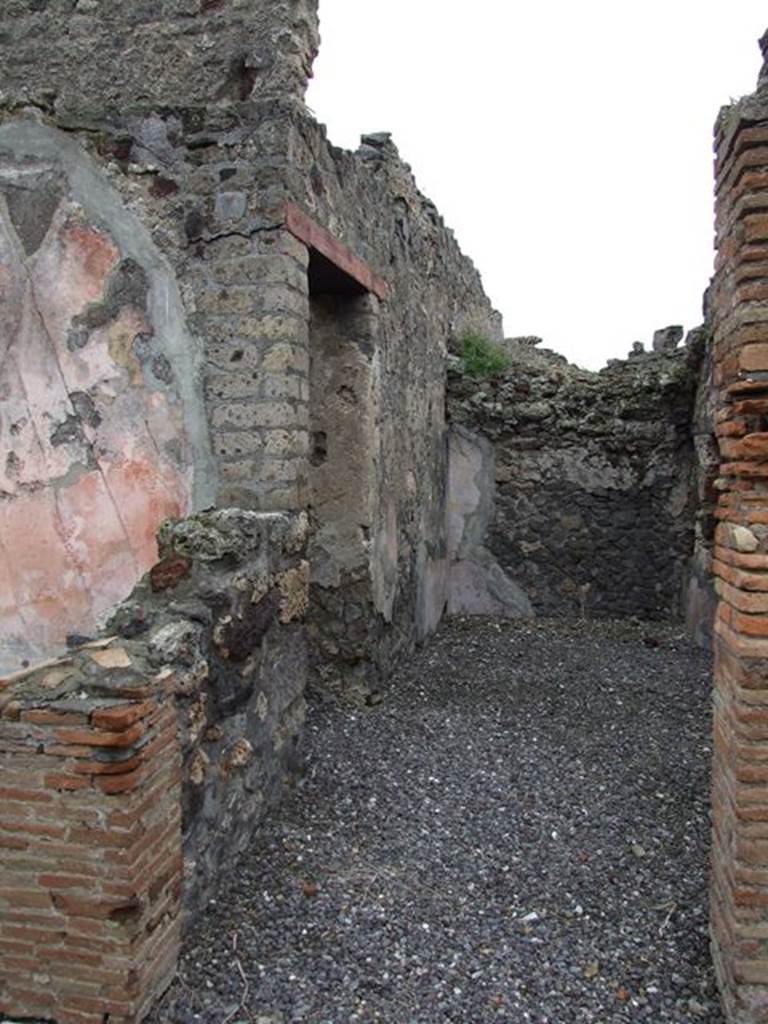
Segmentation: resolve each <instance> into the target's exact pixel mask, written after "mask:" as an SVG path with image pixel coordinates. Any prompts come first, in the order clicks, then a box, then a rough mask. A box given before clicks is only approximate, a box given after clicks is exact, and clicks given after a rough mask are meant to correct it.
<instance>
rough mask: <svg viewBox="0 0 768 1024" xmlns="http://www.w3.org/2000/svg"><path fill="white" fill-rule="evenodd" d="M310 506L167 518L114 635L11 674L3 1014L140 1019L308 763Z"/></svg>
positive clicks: (2, 891) (0, 688)
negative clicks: (227, 873) (197, 916)
mask: <svg viewBox="0 0 768 1024" xmlns="http://www.w3.org/2000/svg"><path fill="white" fill-rule="evenodd" d="M306 541H307V521H306V516H302V515H296V516H289V515H285V514H278V513H273V514H263V513H255V512H244V511H241V510H220V511H212V512H206V513H201V514H199V515H196V516H193V517H191V518H187V519H184V520H179V521H173V522H171V521H169V522H168V523H167V524H166V525H165V526H164V529H163V531H162V535H161V537H160V550H161V554H162V558H161V560H160V561H159V562H158V563H157V564H156V565H155V566H153V568H152V570H151V572H150V573H149V574H148V575H147V576H146V577H145V578H144V579H143V580H142V581H141V583H140V584H139V585H138V586H137V587H136V588H135V590H134V591H133V593H132V594H131V596H130V599H129V600H128V601H126V602H125V603H124V604H123V605H121V606H120V607H119V608H118V609H117V611H116V613H115V615H114V618H113V620H112V621H111V622H110V624H109V628H110V634H111V635H109V636H106V637H104V638H101V639H97V640H94V641H91V642H89V643H88V644H85V645H82V646H80V647H78V648H77V649H76V650H73V651H72V652H70V653H68V654H67V655H64V656H62V657H60V658H55V659H52V660H50V661H48V662H47V663H44V664H42V665H39V666H37V667H35V668H34V669H30V670H28V671H25V672H22V673H19V674H17V675H15V676H11V677H6V678H4V679H0V776H1V777H2V788H1V789H0V797H2V804H1V806H0V850H2V857H1V858H0V940H1V941H2V948H3V958H2V961H0V1011H2V1012H3V1013H4V1014H9V1015H12V1016H17V1017H23V1018H25V1019H29V1018H32V1017H39V1018H43V1019H45V1020H56V1021H62V1022H71V1021H75V1020H77V1021H78V1022H79V1024H102V1022H103V1021H104V1019H105V1018H106V1017H109V1019H110V1020H114V1021H115V1022H118V1024H135V1022H137V1021H139V1020H141V1019H142V1017H143V1016H144V1015H145V1014H146V1012H147V1011H148V1010H149V1008H150V1007H151V1004H152V1001H153V1000H154V999H155V998H157V996H158V995H159V994H160V993H161V992H162V991H163V988H164V987H165V985H167V984H168V982H169V981H170V979H171V977H172V975H173V971H174V969H175V965H176V958H177V955H178V951H179V946H180V941H181V931H182V923H183V920H184V918H185V917H186V918H188V917H189V915H191V914H194V913H195V912H196V911H197V910H199V909H201V908H203V907H204V906H205V905H206V903H207V901H208V899H209V898H210V897H211V896H213V895H214V893H215V891H216V886H217V880H218V876H219V874H220V872H221V871H222V870H223V869H224V868H225V867H227V866H228V865H230V864H232V863H233V861H234V860H235V859H236V858H237V856H238V855H239V854H240V853H241V852H242V850H243V849H244V848H245V847H246V846H247V845H248V844H249V843H250V842H251V841H252V837H253V833H254V830H255V829H256V828H257V826H258V823H259V822H260V821H261V819H262V818H263V816H264V814H265V813H266V812H267V810H268V809H269V808H270V807H271V806H273V805H274V803H275V802H276V801H277V800H279V798H280V797H281V795H282V793H283V792H284V790H285V787H286V786H287V785H289V784H290V783H291V781H292V780H293V779H294V778H295V776H296V774H297V771H298V769H299V763H300V740H301V733H302V725H303V721H304V710H305V705H304V696H303V694H304V687H305V682H306V651H305V636H304V628H303V625H302V622H303V616H304V613H305V611H306V606H307V598H308V572H307V563H306V560H305V550H306Z"/></svg>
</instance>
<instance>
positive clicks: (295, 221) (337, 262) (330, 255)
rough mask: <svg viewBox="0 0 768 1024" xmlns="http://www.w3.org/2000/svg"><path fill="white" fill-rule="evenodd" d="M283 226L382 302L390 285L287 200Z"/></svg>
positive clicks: (387, 294)
mask: <svg viewBox="0 0 768 1024" xmlns="http://www.w3.org/2000/svg"><path fill="white" fill-rule="evenodd" d="M285 226H286V227H287V229H288V230H289V231H290V233H291V234H292V235H293V236H294V238H298V239H299V241H300V242H303V243H304V245H306V246H307V248H308V249H315V250H317V252H319V253H322V255H323V256H325V258H326V259H327V260H330V261H331V263H333V265H334V266H336V267H338V268H339V270H341V271H342V272H343V273H344V274H347V275H348V276H349V277H351V278H352V279H353V280H354V281H357V283H358V284H359V285H361V286H362V287H363V288H365V290H366V291H368V292H372V293H373V294H374V295H375V296H377V298H379V299H381V300H382V302H383V301H384V300H385V299H387V297H388V296H389V285H388V284H387V282H386V281H385V280H384V279H383V278H381V277H379V276H378V275H377V274H374V272H373V271H372V270H371V268H370V267H369V266H368V264H367V263H366V262H365V261H364V260H361V259H360V257H359V256H356V255H355V254H354V253H353V252H352V250H351V249H349V248H348V247H347V246H346V245H344V243H343V242H340V241H339V240H338V238H334V237H333V235H332V234H331V233H330V232H329V231H326V229H325V228H324V227H321V226H320V225H319V224H318V223H317V221H314V220H312V218H311V217H310V216H308V214H306V213H304V211H303V210H300V209H299V207H298V206H296V205H294V204H293V203H288V205H287V206H286V208H285Z"/></svg>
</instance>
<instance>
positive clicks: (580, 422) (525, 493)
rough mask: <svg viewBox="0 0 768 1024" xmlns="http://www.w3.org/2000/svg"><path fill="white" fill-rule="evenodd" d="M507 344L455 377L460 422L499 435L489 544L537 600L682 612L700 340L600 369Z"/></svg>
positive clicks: (574, 608) (453, 414)
mask: <svg viewBox="0 0 768 1024" xmlns="http://www.w3.org/2000/svg"><path fill="white" fill-rule="evenodd" d="M670 330H671V331H672V334H673V335H674V336H675V337H677V335H678V333H679V332H678V331H677V330H676V329H670ZM675 344H677V342H675ZM506 347H507V351H508V352H509V355H510V358H511V366H510V369H509V370H508V371H507V372H506V374H504V375H503V376H501V377H499V378H497V379H494V380H489V381H485V382H483V383H482V384H481V385H480V386H478V385H477V383H475V382H473V381H471V380H469V379H467V378H464V377H462V376H461V375H460V374H459V373H458V372H457V371H455V370H454V371H452V372H451V375H450V379H449V397H448V410H449V415H450V418H451V421H452V423H453V424H458V425H461V426H463V427H466V428H469V429H471V430H473V431H476V432H478V433H480V434H482V435H483V436H484V437H485V438H487V439H488V440H489V441H490V442H491V443H492V444H493V446H494V449H495V457H496V471H495V475H496V481H497V484H498V492H497V496H496V512H495V517H494V519H493V522H492V523H491V524H490V526H489V531H488V538H487V541H486V546H487V548H488V550H489V551H490V552H491V554H493V555H494V556H495V557H496V559H497V560H498V562H499V564H500V566H501V567H502V569H503V570H504V571H505V572H506V573H507V574H508V575H509V576H510V578H511V579H512V580H513V581H514V582H515V583H516V584H517V585H518V586H519V587H520V588H521V589H522V590H523V591H525V592H526V593H527V594H528V596H529V597H530V599H531V602H532V604H533V607H534V608H535V610H536V611H537V612H539V613H543V614H550V615H569V614H570V615H574V614H575V615H585V614H586V615H612V616H616V615H619V616H620V615H640V616H642V617H650V618H658V617H667V616H669V615H675V616H678V615H680V614H681V611H682V607H683V595H684V592H685V589H686V587H687V585H688V572H689V561H690V558H691V555H692V552H693V537H694V515H695V512H696V509H697V506H698V500H699V499H698V494H697V488H696V485H695V483H694V482H692V478H691V474H692V471H693V469H694V465H695V464H696V454H695V450H694V443H693V438H692V436H691V433H692V432H691V419H692V413H693V406H694V398H695V395H696V389H697V386H698V379H699V377H698V375H699V372H700V366H701V359H702V346H700V345H697V346H689V347H687V348H680V349H675V350H674V351H666V350H665V351H663V352H661V351H660V352H656V353H651V354H642V355H638V356H635V357H633V358H632V359H630V360H628V361H626V362H620V361H617V362H615V363H614V364H613V365H612V366H610V367H608V368H607V369H605V370H603V371H601V372H600V373H591V372H587V371H584V370H579V369H578V368H576V367H574V366H569V365H568V364H567V363H566V362H565V360H563V359H562V357H555V356H552V354H550V353H548V352H546V350H539V349H538V348H535V347H533V346H531V345H529V344H527V343H526V344H517V343H514V342H511V341H510V342H507V344H506Z"/></svg>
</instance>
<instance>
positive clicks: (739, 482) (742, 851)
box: [711, 97, 768, 1024]
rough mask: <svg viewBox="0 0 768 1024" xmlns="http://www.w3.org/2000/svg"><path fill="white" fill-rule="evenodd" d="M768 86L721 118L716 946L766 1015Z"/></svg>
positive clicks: (732, 1013)
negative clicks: (767, 94)
mask: <svg viewBox="0 0 768 1024" xmlns="http://www.w3.org/2000/svg"><path fill="white" fill-rule="evenodd" d="M766 143H768V97H762V98H761V97H758V98H757V101H755V100H754V99H753V100H748V101H743V102H742V103H741V104H738V105H736V106H735V107H732V108H728V109H726V110H724V111H723V112H722V113H721V116H720V119H719V122H718V126H717V129H716V139H715V149H716V177H717V250H718V253H717V261H716V267H717V272H716V277H715V282H714V286H713V293H712V311H713V318H714V324H713V326H714V346H713V362H714V372H713V380H714V384H715V385H716V387H717V389H718V405H719V410H718V413H717V416H716V420H717V426H716V433H717V436H718V442H719V449H720V458H721V465H720V476H719V478H718V480H717V481H716V483H715V487H716V488H717V490H718V492H719V501H718V508H717V512H716V517H717V519H718V520H719V525H718V527H717V531H716V537H715V541H716V543H715V548H714V562H713V570H714V573H715V576H716V589H717V594H718V598H719V606H718V614H717V619H716V624H715V692H714V769H713V779H712V812H713V832H712V835H713V839H712V889H711V928H712V950H713V956H714V961H715V967H716V970H717V974H718V980H719V984H720V990H721V996H722V1001H723V1006H724V1009H725V1012H726V1016H727V1018H728V1020H729V1022H730V1024H757V1022H761V1021H765V1020H768V1010H767V1009H766V1008H767V1007H768V987H767V986H768V944H767V943H766V941H765V939H766V937H768V841H766V838H767V837H768V760H767V759H768V745H767V742H766V741H768V530H766V523H767V522H768V515H766V509H767V508H768V461H767V460H768V433H767V432H766V419H765V417H766V414H767V413H768V373H766V370H768V305H766V303H765V299H766V297H768V217H766V214H765V208H766V206H768V146H766Z"/></svg>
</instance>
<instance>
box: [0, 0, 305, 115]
mask: <svg viewBox="0 0 768 1024" xmlns="http://www.w3.org/2000/svg"><path fill="white" fill-rule="evenodd" d="M316 10H317V3H316V2H314V3H313V2H305V0H270V2H269V3H264V2H263V0H132V2H131V3H114V2H113V0H5V2H4V3H3V7H2V10H1V11H0V62H1V63H2V74H1V76H0V101H2V102H4V103H6V104H8V105H11V106H23V105H25V104H32V105H34V106H37V107H39V108H40V109H41V110H45V111H46V112H48V113H50V114H51V116H52V117H53V118H54V119H55V120H56V122H57V123H58V124H60V125H62V126H64V127H68V126H71V127H74V128H84V127H92V128H100V127H104V126H113V127H116V126H120V125H127V124H129V123H130V121H131V118H132V117H133V116H134V115H138V117H139V118H140V119H141V118H143V117H144V116H145V114H146V112H147V111H149V110H155V111H156V112H157V113H158V114H162V113H163V112H164V111H166V110H172V111H173V112H174V113H180V112H183V113H184V114H186V116H188V118H189V119H190V122H191V123H195V121H196V119H197V122H198V123H199V122H200V116H199V115H198V114H196V111H199V110H200V108H211V107H216V106H218V107H222V108H223V107H226V106H227V105H228V104H231V103H233V102H238V103H241V102H245V101H248V100H259V99H261V98H263V97H265V96H280V97H283V98H287V97H294V96H295V97H300V96H302V95H303V92H304V88H305V87H306V82H307V78H308V77H309V75H310V74H311V68H312V59H313V57H314V54H315V51H316V49H317V44H318V36H317V16H316Z"/></svg>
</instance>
